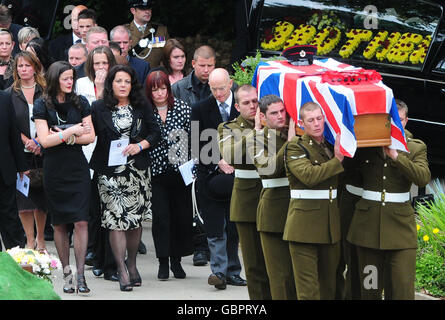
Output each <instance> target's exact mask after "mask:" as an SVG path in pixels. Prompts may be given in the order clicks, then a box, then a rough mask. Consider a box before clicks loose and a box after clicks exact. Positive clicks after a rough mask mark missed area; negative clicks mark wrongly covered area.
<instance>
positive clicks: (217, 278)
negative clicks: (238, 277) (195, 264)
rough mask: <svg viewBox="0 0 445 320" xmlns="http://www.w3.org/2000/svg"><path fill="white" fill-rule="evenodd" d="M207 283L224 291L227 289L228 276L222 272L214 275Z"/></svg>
mask: <svg viewBox="0 0 445 320" xmlns="http://www.w3.org/2000/svg"><path fill="white" fill-rule="evenodd" d="M207 282H208V284H210V285H211V286H215V288H216V289H219V290H224V289H225V288H226V276H225V275H223V274H222V273H221V272H217V273H212V274H211V275H210V276H209V279H208V281H207Z"/></svg>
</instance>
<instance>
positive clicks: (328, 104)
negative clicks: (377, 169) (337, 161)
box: [252, 58, 408, 157]
mask: <svg viewBox="0 0 445 320" xmlns="http://www.w3.org/2000/svg"><path fill="white" fill-rule="evenodd" d="M359 70H363V69H361V68H356V67H353V66H351V65H348V64H344V63H340V62H338V61H336V60H334V59H331V58H329V59H322V60H314V63H313V64H312V65H309V66H294V65H291V64H290V63H289V62H287V61H283V60H277V61H268V62H263V61H262V62H260V63H259V64H258V66H257V69H256V70H255V73H254V76H253V79H252V85H253V86H254V87H256V88H257V90H258V97H259V98H261V97H263V96H265V95H268V94H275V95H277V96H279V97H281V99H283V101H284V102H285V105H286V109H287V112H288V113H289V114H290V116H291V117H292V118H293V119H294V120H295V122H296V123H298V122H297V120H298V119H299V118H298V111H299V109H300V107H301V106H302V105H303V104H305V103H306V102H309V101H313V102H317V103H318V104H319V105H320V106H321V107H322V109H323V112H324V114H325V116H326V124H327V125H326V126H325V131H324V136H325V138H326V139H327V140H328V141H329V142H330V143H331V144H334V143H335V137H336V136H337V133H341V139H340V147H341V151H342V153H343V154H344V155H345V156H348V157H353V156H354V154H355V151H356V149H357V139H356V137H355V133H354V115H361V114H375V113H387V114H389V115H390V116H391V145H390V146H389V148H391V149H398V150H402V151H406V152H408V147H407V145H406V140H405V134H404V130H403V126H402V123H401V122H400V118H399V114H398V111H397V106H396V103H395V100H394V96H393V92H392V90H391V89H390V88H389V87H387V86H386V85H384V84H383V83H382V81H377V82H375V83H371V82H370V83H366V84H360V85H348V86H346V85H332V84H330V83H328V82H324V81H322V77H321V76H322V75H323V74H324V73H325V72H327V71H333V72H335V71H336V72H354V71H359Z"/></svg>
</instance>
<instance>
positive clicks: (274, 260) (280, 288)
mask: <svg viewBox="0 0 445 320" xmlns="http://www.w3.org/2000/svg"><path fill="white" fill-rule="evenodd" d="M260 238H261V245H262V247H263V254H264V261H265V262H266V270H267V275H268V276H269V284H270V293H271V294H272V299H273V300H296V299H297V292H296V290H295V281H294V272H293V269H292V259H291V257H290V253H289V244H288V242H287V241H285V240H283V234H282V233H280V232H262V231H260Z"/></svg>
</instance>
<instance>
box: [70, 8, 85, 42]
mask: <svg viewBox="0 0 445 320" xmlns="http://www.w3.org/2000/svg"><path fill="white" fill-rule="evenodd" d="M85 9H88V8H87V7H85V6H84V5H82V4H81V5H78V6H75V7H74V9H73V11H71V27H72V28H73V32H74V34H75V35H76V36H78V37H79V38H81V36H80V32H79V20H78V17H79V13H80V12H81V11H82V10H85Z"/></svg>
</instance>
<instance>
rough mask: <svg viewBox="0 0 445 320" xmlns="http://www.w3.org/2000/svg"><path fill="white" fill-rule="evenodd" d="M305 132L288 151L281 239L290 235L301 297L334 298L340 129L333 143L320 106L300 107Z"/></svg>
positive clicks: (338, 227) (300, 122) (338, 238)
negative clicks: (287, 194) (287, 196)
mask: <svg viewBox="0 0 445 320" xmlns="http://www.w3.org/2000/svg"><path fill="white" fill-rule="evenodd" d="M299 117H300V120H299V124H300V126H302V127H304V130H305V133H304V135H303V136H302V137H294V138H293V139H292V140H291V141H290V142H289V143H288V145H287V150H286V152H285V163H286V172H287V177H288V179H289V186H290V196H291V199H290V203H289V210H288V214H287V220H286V225H285V228H284V235H283V239H284V240H287V241H289V249H290V254H291V257H292V264H293V269H294V277H295V286H296V289H297V297H298V299H299V300H318V299H322V300H326V299H335V291H336V270H337V267H338V263H339V258H340V214H339V210H338V204H337V184H338V175H339V173H341V172H343V170H344V169H343V166H342V161H343V155H342V154H341V153H340V146H339V141H340V139H339V138H340V135H338V136H337V139H336V140H335V146H332V145H330V144H329V143H328V142H327V141H325V139H324V137H323V131H324V126H325V118H324V115H323V112H322V110H321V107H320V106H319V105H318V104H317V103H314V102H307V103H305V104H304V105H303V106H301V108H300V112H299Z"/></svg>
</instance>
